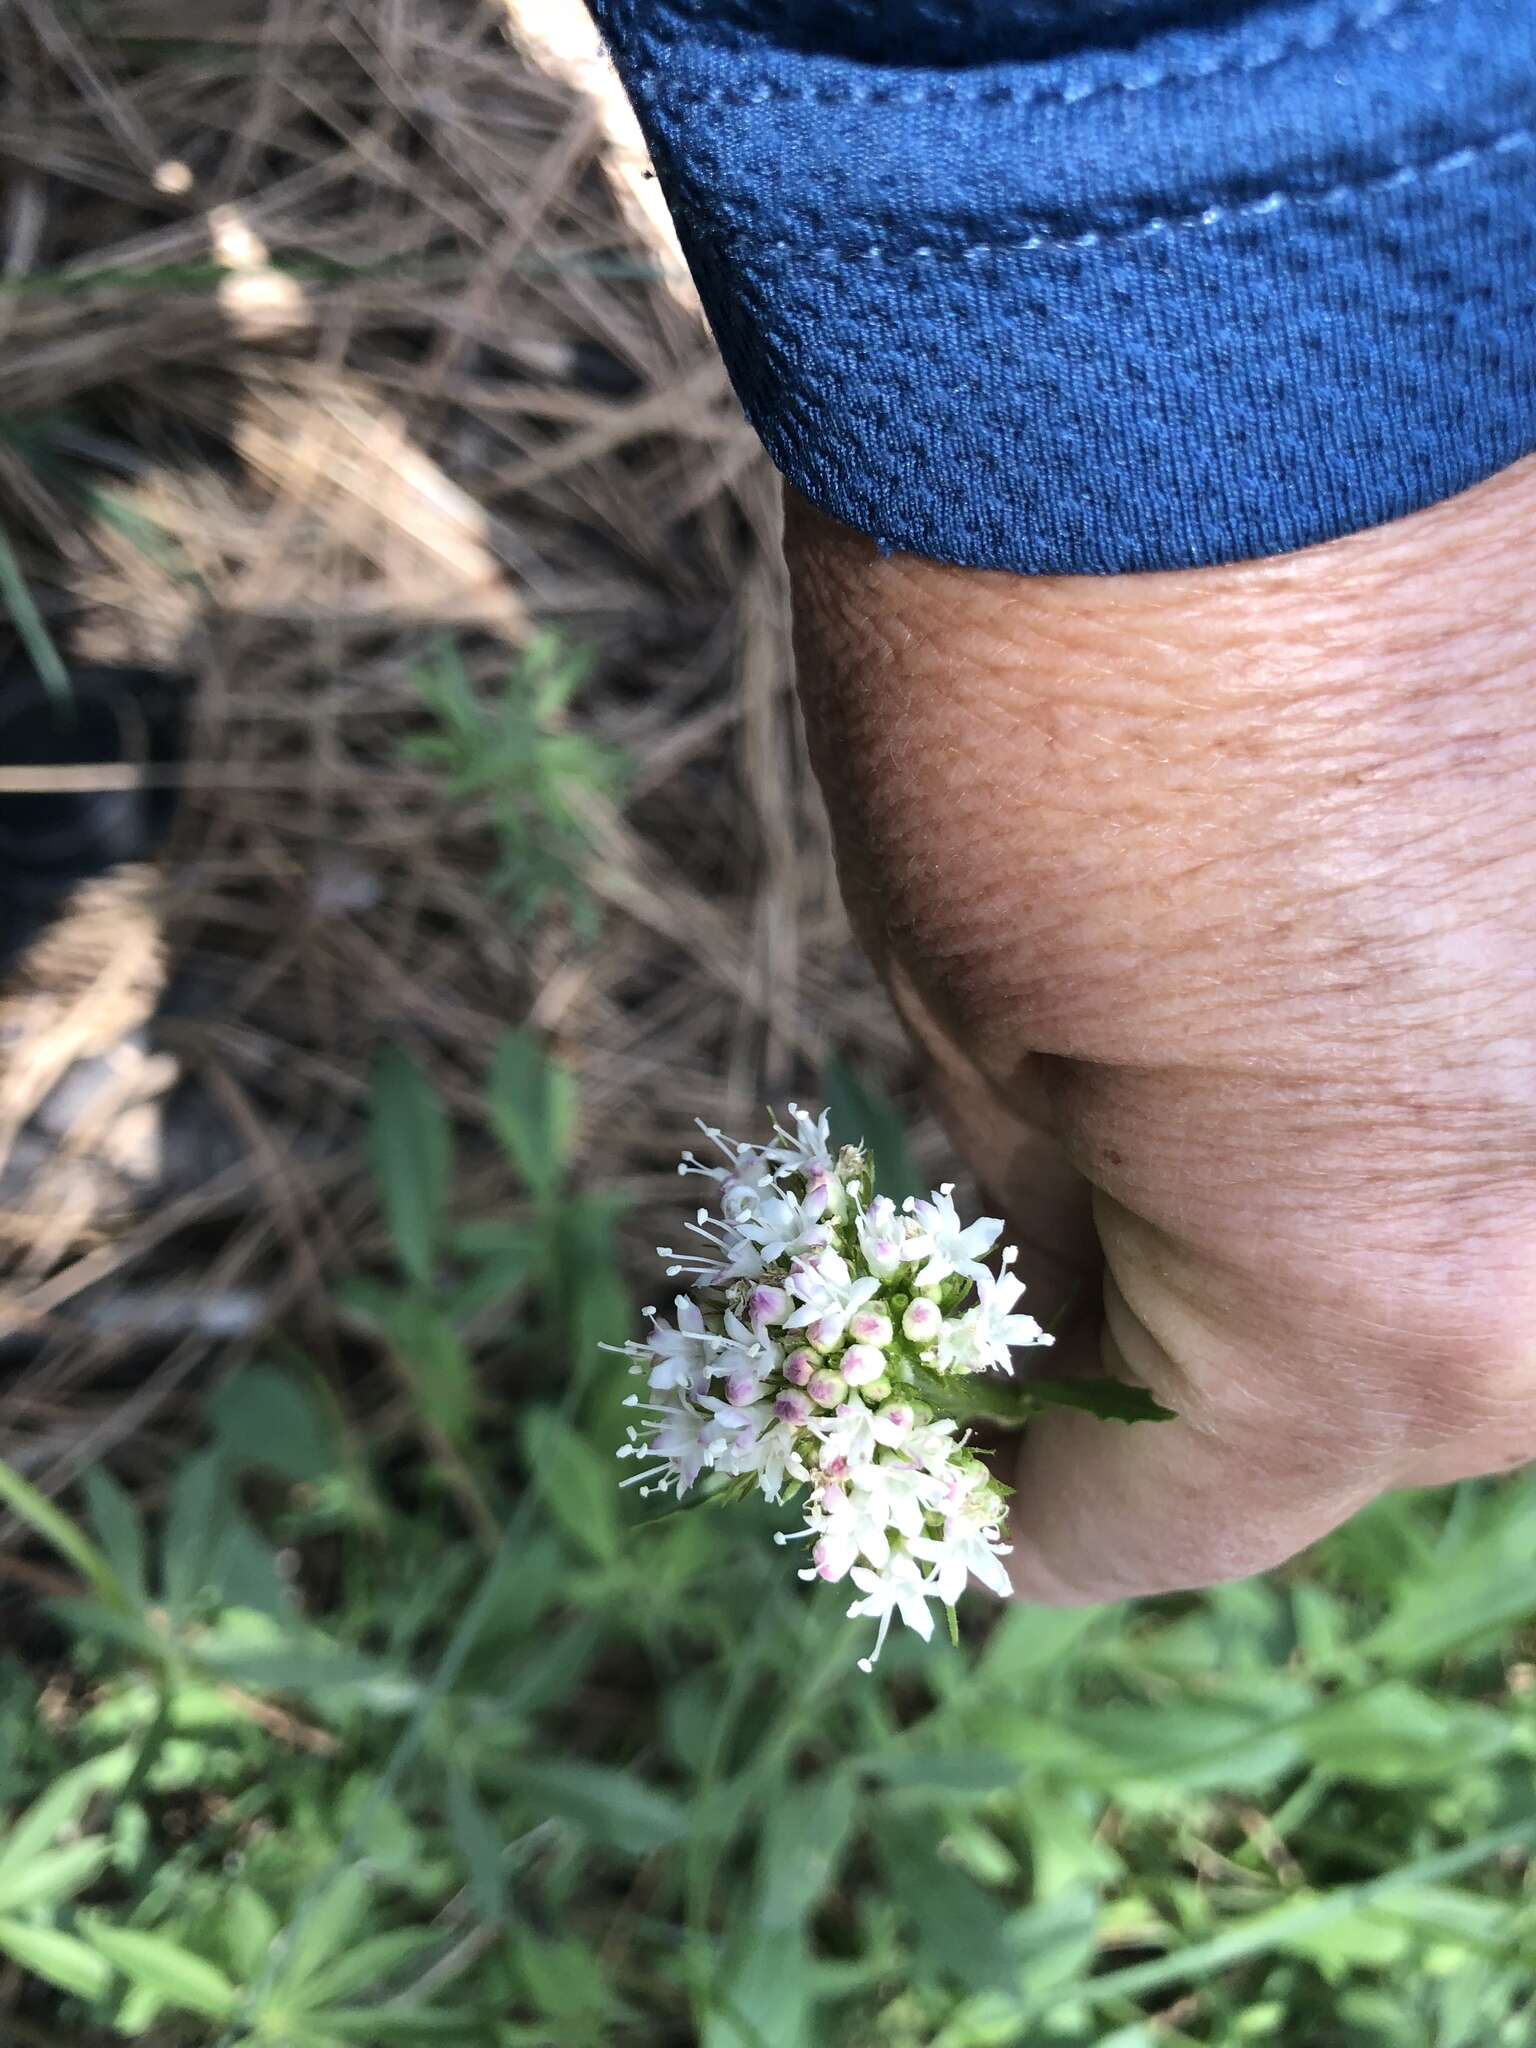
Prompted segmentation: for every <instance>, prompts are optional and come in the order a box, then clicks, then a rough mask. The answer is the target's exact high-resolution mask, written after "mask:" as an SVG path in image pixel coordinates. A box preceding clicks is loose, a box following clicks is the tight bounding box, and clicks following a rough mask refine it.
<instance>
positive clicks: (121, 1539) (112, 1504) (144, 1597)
mask: <svg viewBox="0 0 1536 2048" xmlns="http://www.w3.org/2000/svg"><path fill="white" fill-rule="evenodd" d="M85 1502H86V1506H87V1508H88V1509H89V1510H90V1516H91V1522H92V1525H93V1526H94V1528H95V1531H96V1534H97V1537H98V1538H99V1540H100V1543H101V1547H102V1549H103V1550H104V1551H105V1553H106V1556H107V1559H108V1562H109V1563H110V1564H111V1566H112V1569H113V1571H114V1572H115V1573H116V1574H117V1578H118V1582H119V1583H120V1584H121V1586H122V1587H123V1590H124V1592H125V1593H126V1594H127V1596H128V1598H129V1599H130V1600H131V1601H132V1602H133V1603H134V1605H135V1606H136V1607H139V1608H143V1607H144V1606H146V1605H147V1604H148V1599H149V1594H148V1588H147V1582H146V1579H145V1565H144V1525H143V1523H142V1522H141V1521H140V1519H139V1511H138V1509H137V1508H136V1507H135V1506H134V1504H133V1502H132V1501H131V1500H130V1499H129V1497H128V1495H127V1493H126V1492H125V1491H124V1490H123V1488H122V1487H121V1486H119V1485H118V1483H117V1481H116V1480H115V1479H114V1478H113V1477H112V1474H111V1473H110V1472H109V1471H108V1470H107V1469H106V1467H105V1466H104V1465H98V1466H96V1467H95V1468H94V1469H93V1470H92V1471H90V1472H87V1473H86V1475H85Z"/></svg>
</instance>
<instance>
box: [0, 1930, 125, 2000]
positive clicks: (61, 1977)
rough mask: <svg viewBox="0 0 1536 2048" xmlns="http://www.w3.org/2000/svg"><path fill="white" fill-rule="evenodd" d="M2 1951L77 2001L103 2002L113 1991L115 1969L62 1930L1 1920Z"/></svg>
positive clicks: (88, 1947) (96, 1953) (74, 1936)
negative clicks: (96, 2000) (113, 1972)
mask: <svg viewBox="0 0 1536 2048" xmlns="http://www.w3.org/2000/svg"><path fill="white" fill-rule="evenodd" d="M0 1949H3V1950H4V1951H5V1953H6V1954H7V1955H8V1956H9V1957H10V1958H11V1960H12V1961H13V1962H16V1963H19V1964H20V1965H21V1967H22V1968H23V1969H24V1970H29V1971H30V1972H31V1973H32V1975H33V1976H34V1977H41V1978H42V1979H43V1981H44V1982H45V1983H48V1984H53V1985H56V1986H57V1987H58V1989H59V1990H60V1991H68V1992H69V1993H70V1994H71V1995H72V1996H73V1997H75V1998H84V1999H90V2000H95V1999H98V1998H104V1997H105V1996H106V1994H107V1992H108V1991H109V1990H110V1989H111V1985H112V1965H111V1964H110V1963H109V1962H108V1961H107V1959H106V1957H105V1956H104V1955H101V1954H99V1953H98V1952H97V1951H96V1950H95V1949H93V1948H91V1947H90V1946H89V1945H88V1944H87V1943H86V1942H83V1941H82V1940H81V1939H80V1937H79V1936H78V1935H77V1934H66V1933H65V1932H64V1930H63V1928H61V1927H45V1926H40V1925H39V1924H37V1923H36V1922H34V1921H23V1920H9V1919H0Z"/></svg>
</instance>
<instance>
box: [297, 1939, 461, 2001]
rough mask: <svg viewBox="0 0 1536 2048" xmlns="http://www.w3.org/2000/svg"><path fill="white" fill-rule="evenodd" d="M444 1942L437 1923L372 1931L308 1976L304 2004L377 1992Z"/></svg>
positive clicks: (303, 1997)
mask: <svg viewBox="0 0 1536 2048" xmlns="http://www.w3.org/2000/svg"><path fill="white" fill-rule="evenodd" d="M442 1945H443V1935H442V1930H441V1929H440V1928H436V1927H397V1928H396V1929H395V1930H394V1932H393V1933H391V1934H374V1935H370V1936H369V1938H368V1939H367V1940H366V1941H359V1942H356V1943H353V1944H351V1945H349V1947H348V1948H347V1950H346V1952H345V1954H343V1955H341V1956H339V1957H338V1958H337V1959H336V1960H335V1961H333V1962H330V1963H327V1964H326V1965H325V1967H324V1968H323V1969H321V1970H319V1971H318V1972H317V1973H316V1974H315V1975H314V1976H312V1977H309V1978H307V1979H306V1980H305V1983H304V1986H303V1991H302V1999H303V2003H304V2006H305V2008H306V2010H308V2011H318V2010H319V2009H320V2008H322V2007H324V2006H327V2005H329V2004H330V2003H331V2002H332V2000H333V1999H337V1998H348V1997H350V1996H351V1995H352V1993H353V1992H355V1991H371V1992H373V1993H375V1994H377V1993H378V1991H379V1989H380V1987H381V1986H383V1985H386V1984H388V1982H389V1980H390V1979H391V1978H392V1977H393V1976H394V1975H395V1974H396V1972H397V1971H399V1970H400V1969H401V1968H402V1966H403V1965H404V1964H406V1963H409V1962H412V1961H414V1960H415V1958H416V1957H417V1956H420V1955H423V1954H425V1953H426V1951H427V1950H429V1949H433V1948H440V1947H441V1946H442ZM291 1995H292V1994H291V1993H290V1996H291Z"/></svg>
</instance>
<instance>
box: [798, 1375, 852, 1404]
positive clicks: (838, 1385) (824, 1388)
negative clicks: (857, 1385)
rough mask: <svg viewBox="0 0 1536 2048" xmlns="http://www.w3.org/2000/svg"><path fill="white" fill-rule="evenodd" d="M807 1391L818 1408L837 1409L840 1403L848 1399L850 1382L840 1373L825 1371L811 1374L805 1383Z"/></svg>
mask: <svg viewBox="0 0 1536 2048" xmlns="http://www.w3.org/2000/svg"><path fill="white" fill-rule="evenodd" d="M805 1391H806V1392H807V1393H808V1394H809V1395H810V1397H811V1399H812V1400H813V1401H814V1402H815V1403H816V1406H817V1407H818V1408H835V1407H836V1406H837V1404H838V1402H839V1401H842V1400H844V1399H846V1398H847V1394H848V1382H847V1381H846V1380H845V1379H844V1378H843V1376H842V1374H841V1373H840V1372H830V1371H825V1370H824V1371H822V1372H815V1373H812V1374H811V1377H810V1378H809V1379H808V1380H807V1381H806V1383H805Z"/></svg>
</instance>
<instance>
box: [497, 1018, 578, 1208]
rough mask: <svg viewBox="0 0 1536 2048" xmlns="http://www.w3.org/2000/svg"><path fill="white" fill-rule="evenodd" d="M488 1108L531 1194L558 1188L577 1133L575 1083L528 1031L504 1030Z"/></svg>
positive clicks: (544, 1196) (543, 1194)
mask: <svg viewBox="0 0 1536 2048" xmlns="http://www.w3.org/2000/svg"><path fill="white" fill-rule="evenodd" d="M489 1108H490V1113H491V1122H492V1124H493V1126H494V1127H495V1131H496V1135H497V1137H498V1138H500V1140H501V1142H502V1144H503V1145H504V1146H505V1147H506V1151H507V1155H508V1157H509V1158H510V1159H511V1161H512V1163H513V1165H514V1166H515V1167H516V1168H517V1170H518V1172H519V1173H520V1174H521V1175H522V1177H523V1180H524V1182H525V1184H526V1186H527V1187H528V1190H529V1192H530V1193H531V1194H533V1195H536V1196H537V1197H538V1198H539V1199H540V1200H541V1201H548V1200H549V1198H550V1197H551V1196H552V1195H554V1194H555V1192H556V1191H557V1190H558V1188H559V1186H560V1183H561V1181H562V1179H563V1178H564V1175H565V1169H566V1166H567V1165H568V1163H569V1160H570V1153H571V1144H572V1140H573V1139H574V1137H575V1132H576V1083H575V1079H574V1077H573V1076H572V1075H571V1074H570V1073H569V1071H568V1070H567V1069H566V1068H564V1067H562V1066H559V1065H558V1064H557V1063H556V1062H555V1061H554V1060H552V1059H551V1058H550V1057H549V1055H548V1054H547V1053H546V1052H545V1050H544V1047H543V1046H542V1045H541V1044H540V1042H539V1040H538V1039H537V1038H536V1037H535V1036H534V1035H533V1033H532V1032H531V1031H509V1032H508V1033H507V1034H506V1035H505V1037H504V1038H503V1039H502V1040H501V1042H500V1044H499V1045H498V1046H497V1048H496V1053H495V1057H494V1058H493V1060H492V1062H491V1085H490V1100H489Z"/></svg>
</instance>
